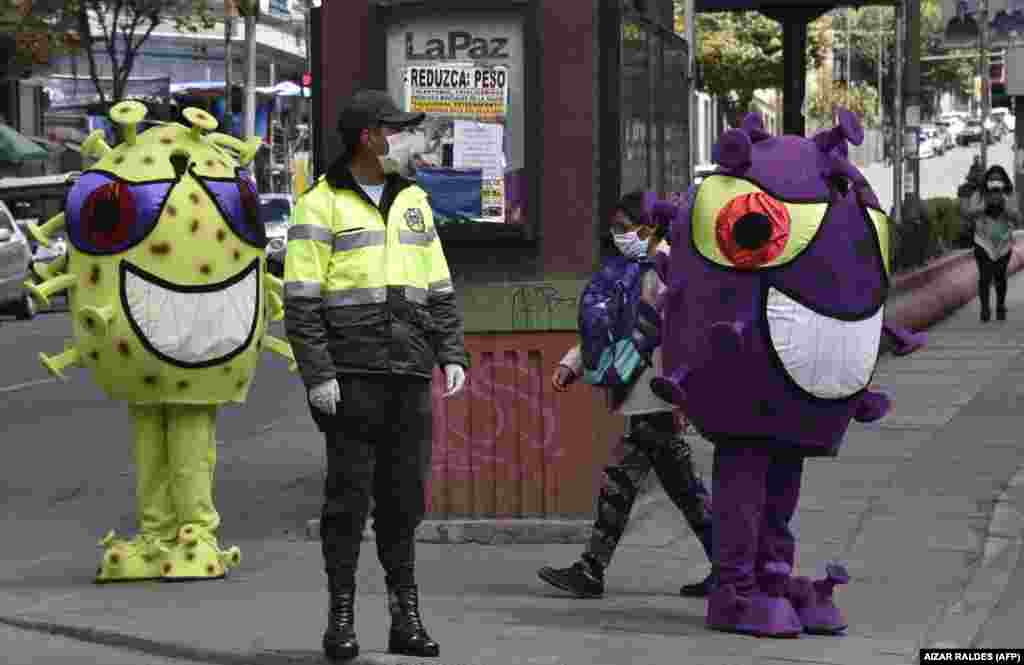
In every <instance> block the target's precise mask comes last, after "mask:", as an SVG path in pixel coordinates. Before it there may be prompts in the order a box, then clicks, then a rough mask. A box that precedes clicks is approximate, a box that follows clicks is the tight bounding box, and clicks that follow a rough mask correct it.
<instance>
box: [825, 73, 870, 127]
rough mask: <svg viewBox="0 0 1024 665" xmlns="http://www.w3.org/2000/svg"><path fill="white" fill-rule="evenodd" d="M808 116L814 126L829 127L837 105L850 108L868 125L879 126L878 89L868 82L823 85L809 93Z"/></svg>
mask: <svg viewBox="0 0 1024 665" xmlns="http://www.w3.org/2000/svg"><path fill="white" fill-rule="evenodd" d="M807 102H808V103H807V117H808V119H810V120H811V121H812V124H813V125H814V126H818V127H829V126H831V125H832V118H833V116H834V111H835V108H836V107H837V106H842V107H845V108H847V109H850V110H851V111H853V112H854V113H856V114H857V115H858V117H860V119H861V121H862V122H863V123H864V125H865V126H866V127H877V126H878V125H879V120H880V119H879V117H878V90H877V89H876V88H875V86H873V85H869V84H867V83H854V84H853V85H852V86H850V87H849V88H847V87H846V85H845V84H843V83H842V82H836V83H833V84H832V85H829V86H822V87H820V88H818V89H817V90H814V91H813V92H811V93H809V94H808V100H807Z"/></svg>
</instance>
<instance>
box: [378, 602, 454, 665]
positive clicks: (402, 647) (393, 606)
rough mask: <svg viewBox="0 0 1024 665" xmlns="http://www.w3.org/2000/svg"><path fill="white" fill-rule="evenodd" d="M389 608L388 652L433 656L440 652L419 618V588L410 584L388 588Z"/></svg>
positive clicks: (439, 648)
mask: <svg viewBox="0 0 1024 665" xmlns="http://www.w3.org/2000/svg"><path fill="white" fill-rule="evenodd" d="M388 610H389V611H390V612H391V633H390V634H389V635H388V652H390V653H395V654H400V655H403V656H421V657H422V656H427V657H430V656H436V655H438V654H439V653H440V652H441V647H440V646H438V644H437V642H435V641H434V640H432V639H430V635H427V631H426V630H425V629H424V628H423V620H422V619H421V618H420V607H419V592H418V590H417V588H416V587H415V586H413V585H407V586H396V587H393V588H390V589H388Z"/></svg>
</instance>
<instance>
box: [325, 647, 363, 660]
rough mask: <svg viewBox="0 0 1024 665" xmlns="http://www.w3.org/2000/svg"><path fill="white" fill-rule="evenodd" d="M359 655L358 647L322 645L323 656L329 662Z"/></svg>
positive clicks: (350, 658) (349, 658)
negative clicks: (343, 647) (340, 647)
mask: <svg viewBox="0 0 1024 665" xmlns="http://www.w3.org/2000/svg"><path fill="white" fill-rule="evenodd" d="M358 655H359V647H356V648H354V649H337V648H330V649H328V648H326V647H324V656H326V657H327V660H329V661H331V662H339V661H346V660H352V659H353V658H355V657H356V656H358Z"/></svg>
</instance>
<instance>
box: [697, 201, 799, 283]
mask: <svg viewBox="0 0 1024 665" xmlns="http://www.w3.org/2000/svg"><path fill="white" fill-rule="evenodd" d="M790 224H791V220H790V217H789V211H788V210H787V209H786V206H785V205H783V204H782V203H780V202H779V201H777V200H775V199H773V198H772V197H771V196H769V195H768V194H765V193H764V192H753V193H750V194H744V195H742V196H737V197H736V198H734V199H732V200H731V201H729V203H727V204H726V206H725V207H724V208H722V210H721V212H719V213H718V219H717V220H716V223H715V237H716V240H717V241H718V247H719V249H720V250H721V251H722V254H724V255H725V257H726V258H727V259H729V261H730V262H731V263H732V264H733V266H735V267H737V268H746V269H751V268H757V267H758V266H762V265H764V264H766V263H770V262H771V261H773V260H774V259H776V258H778V256H779V255H780V254H782V250H783V249H785V247H786V241H787V240H789V231H790Z"/></svg>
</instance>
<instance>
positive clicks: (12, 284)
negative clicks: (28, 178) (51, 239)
mask: <svg viewBox="0 0 1024 665" xmlns="http://www.w3.org/2000/svg"><path fill="white" fill-rule="evenodd" d="M31 279H32V250H31V248H30V247H29V241H28V238H26V237H25V234H24V233H22V231H21V229H20V228H18V225H17V224H16V223H15V221H14V216H13V215H11V211H10V210H9V209H8V208H7V204H5V203H4V202H3V201H0V309H2V310H3V311H5V312H8V313H12V314H14V315H15V316H16V317H17V318H18V319H19V320H21V321H27V320H28V319H31V318H32V317H34V316H35V315H36V304H35V301H34V300H32V297H31V296H30V295H29V294H28V290H27V289H25V282H26V281H29V280H31Z"/></svg>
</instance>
